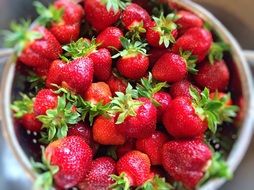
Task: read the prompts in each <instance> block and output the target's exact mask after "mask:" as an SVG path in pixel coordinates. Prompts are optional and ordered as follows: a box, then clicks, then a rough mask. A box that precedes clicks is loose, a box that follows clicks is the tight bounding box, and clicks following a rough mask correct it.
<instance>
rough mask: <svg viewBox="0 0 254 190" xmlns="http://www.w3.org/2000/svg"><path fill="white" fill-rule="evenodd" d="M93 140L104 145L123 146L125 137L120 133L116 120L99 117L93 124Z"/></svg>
mask: <svg viewBox="0 0 254 190" xmlns="http://www.w3.org/2000/svg"><path fill="white" fill-rule="evenodd" d="M93 139H94V141H96V142H98V143H100V144H103V145H122V144H124V143H125V137H124V136H123V135H122V134H120V133H119V131H118V129H117V126H116V125H115V119H114V118H107V117H105V116H99V117H98V118H97V119H96V120H95V122H94V124H93Z"/></svg>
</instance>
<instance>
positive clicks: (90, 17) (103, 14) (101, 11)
mask: <svg viewBox="0 0 254 190" xmlns="http://www.w3.org/2000/svg"><path fill="white" fill-rule="evenodd" d="M84 6H85V13H86V14H85V17H86V21H88V22H89V23H90V24H91V25H92V27H93V28H94V29H95V30H97V31H102V30H104V29H105V28H107V27H109V26H111V25H113V24H114V23H115V22H116V21H117V20H118V19H119V18H120V15H121V9H123V8H124V7H125V4H124V3H123V1H114V2H113V1H112V0H106V1H102V0H84Z"/></svg>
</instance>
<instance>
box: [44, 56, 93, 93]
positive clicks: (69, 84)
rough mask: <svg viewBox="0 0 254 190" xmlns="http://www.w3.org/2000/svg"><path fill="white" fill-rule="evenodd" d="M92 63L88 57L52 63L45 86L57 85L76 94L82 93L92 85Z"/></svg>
mask: <svg viewBox="0 0 254 190" xmlns="http://www.w3.org/2000/svg"><path fill="white" fill-rule="evenodd" d="M93 71H94V70H93V61H92V60H91V59H90V58H88V57H81V58H77V59H74V60H73V61H68V62H67V63H65V62H63V61H60V60H56V61H54V62H53V63H52V65H51V67H50V69H49V73H48V76H47V80H46V86H47V87H52V86H51V84H57V85H60V86H63V87H66V88H68V89H70V90H72V91H74V92H76V93H79V94H84V92H85V91H86V90H87V89H88V88H89V86H90V85H91V84H92V80H93Z"/></svg>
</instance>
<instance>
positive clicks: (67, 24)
mask: <svg viewBox="0 0 254 190" xmlns="http://www.w3.org/2000/svg"><path fill="white" fill-rule="evenodd" d="M54 7H56V8H57V9H63V10H64V13H63V16H62V19H61V21H60V22H59V23H53V24H52V25H51V27H50V29H49V30H50V32H51V33H52V34H53V35H54V36H55V37H56V39H57V40H58V41H59V42H60V43H61V44H67V43H70V42H71V41H75V40H77V39H78V37H79V34H80V25H81V21H82V18H83V16H84V11H83V9H82V7H81V6H80V5H79V4H77V3H74V2H72V1H70V0H67V1H65V0H58V1H56V2H55V3H54Z"/></svg>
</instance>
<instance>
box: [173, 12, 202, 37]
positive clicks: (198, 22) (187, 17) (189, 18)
mask: <svg viewBox="0 0 254 190" xmlns="http://www.w3.org/2000/svg"><path fill="white" fill-rule="evenodd" d="M177 16H178V17H179V19H177V21H176V24H177V25H179V26H180V28H179V33H180V34H184V33H185V32H186V31H187V30H188V29H190V28H194V27H199V28H201V27H202V26H203V21H202V19H201V18H199V17H198V16H196V15H195V14H193V13H191V12H189V11H185V10H180V11H179V12H178V13H177Z"/></svg>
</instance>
